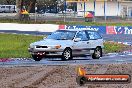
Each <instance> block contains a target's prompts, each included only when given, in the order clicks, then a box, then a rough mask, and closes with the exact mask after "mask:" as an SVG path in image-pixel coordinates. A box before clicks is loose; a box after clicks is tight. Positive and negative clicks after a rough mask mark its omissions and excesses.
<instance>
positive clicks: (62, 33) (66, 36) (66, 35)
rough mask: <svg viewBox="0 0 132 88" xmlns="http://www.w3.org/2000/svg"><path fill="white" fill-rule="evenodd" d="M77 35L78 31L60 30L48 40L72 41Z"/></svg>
mask: <svg viewBox="0 0 132 88" xmlns="http://www.w3.org/2000/svg"><path fill="white" fill-rule="evenodd" d="M75 34H76V31H68V30H58V31H56V32H53V33H52V34H51V35H49V36H48V37H47V39H55V40H72V39H73V38H74V36H75Z"/></svg>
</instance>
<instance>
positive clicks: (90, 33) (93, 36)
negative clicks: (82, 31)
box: [86, 31, 102, 40]
mask: <svg viewBox="0 0 132 88" xmlns="http://www.w3.org/2000/svg"><path fill="white" fill-rule="evenodd" d="M86 32H87V34H88V36H89V39H91V40H93V39H101V38H102V37H101V36H100V34H99V33H98V32H96V31H86Z"/></svg>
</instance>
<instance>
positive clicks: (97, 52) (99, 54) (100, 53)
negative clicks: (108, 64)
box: [92, 47, 102, 59]
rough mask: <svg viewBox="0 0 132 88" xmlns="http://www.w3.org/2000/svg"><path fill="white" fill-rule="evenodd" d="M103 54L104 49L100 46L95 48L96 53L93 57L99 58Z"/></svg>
mask: <svg viewBox="0 0 132 88" xmlns="http://www.w3.org/2000/svg"><path fill="white" fill-rule="evenodd" d="M101 56H102V49H101V48H100V47H97V48H96V49H95V50H94V53H93V55H92V58H93V59H99V58H100V57H101Z"/></svg>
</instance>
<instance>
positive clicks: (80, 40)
mask: <svg viewBox="0 0 132 88" xmlns="http://www.w3.org/2000/svg"><path fill="white" fill-rule="evenodd" d="M103 48H104V45H103V39H102V37H101V36H100V34H99V33H98V32H97V31H93V30H79V29H77V30H75V29H68V30H67V29H65V30H57V31H55V32H53V33H52V34H51V35H49V36H47V38H44V39H43V40H40V41H37V42H34V43H31V44H30V46H29V48H28V51H29V52H30V53H31V55H32V57H33V59H34V60H35V61H40V60H41V59H42V58H44V57H47V56H54V57H55V56H60V57H61V59H62V60H71V59H73V57H74V56H80V55H91V56H92V58H93V59H99V58H100V57H101V56H102V50H103Z"/></svg>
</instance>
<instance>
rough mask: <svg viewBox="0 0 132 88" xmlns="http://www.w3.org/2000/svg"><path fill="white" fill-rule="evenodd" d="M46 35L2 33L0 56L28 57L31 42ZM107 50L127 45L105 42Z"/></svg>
mask: <svg viewBox="0 0 132 88" xmlns="http://www.w3.org/2000/svg"><path fill="white" fill-rule="evenodd" d="M43 37H44V36H33V35H18V34H0V58H28V57H31V55H30V54H29V52H28V47H29V44H30V43H32V42H35V41H38V40H41V39H42V38H43ZM104 46H105V52H106V53H109V52H119V51H121V50H122V49H123V48H124V47H125V46H124V45H123V44H117V43H113V42H105V43H104Z"/></svg>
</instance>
